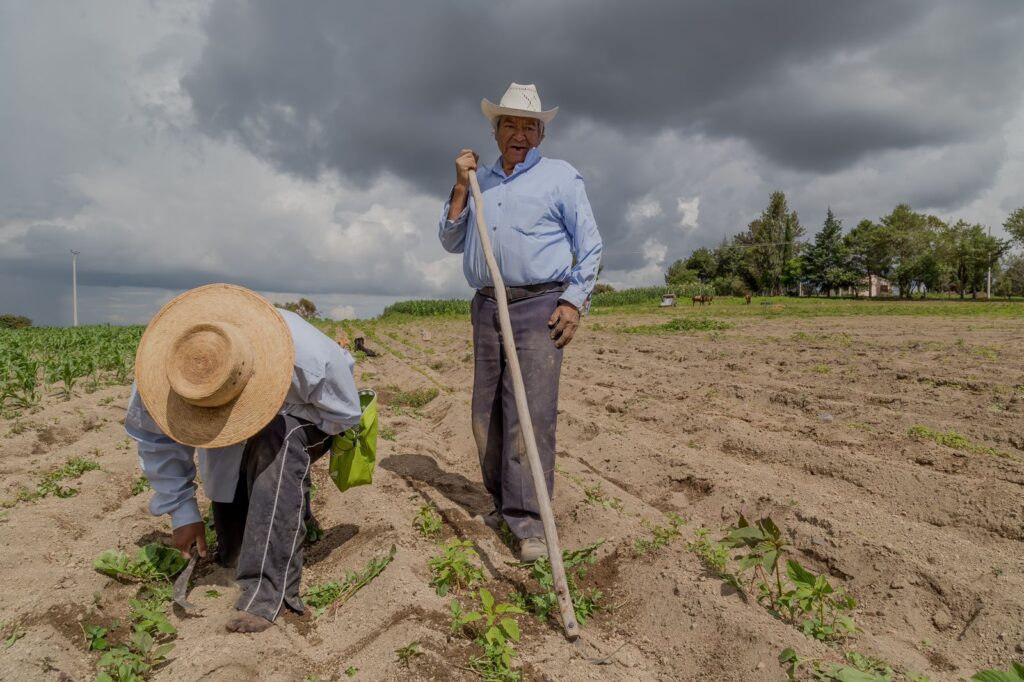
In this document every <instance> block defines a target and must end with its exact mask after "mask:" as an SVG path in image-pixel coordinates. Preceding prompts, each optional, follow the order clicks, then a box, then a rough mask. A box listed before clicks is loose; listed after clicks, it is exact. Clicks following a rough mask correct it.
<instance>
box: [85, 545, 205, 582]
mask: <svg viewBox="0 0 1024 682" xmlns="http://www.w3.org/2000/svg"><path fill="white" fill-rule="evenodd" d="M187 563H188V561H187V560H186V559H185V557H184V556H182V554H181V552H179V551H178V550H177V549H175V548H173V547H168V546H167V545H161V544H159V543H155V542H154V543H150V544H148V545H146V546H145V547H143V548H142V549H140V550H139V552H138V554H137V555H136V556H135V559H129V558H128V555H127V554H125V553H124V552H122V551H120V550H115V549H108V550H106V551H104V552H102V553H101V554H100V555H99V556H98V557H96V561H95V562H93V568H95V569H96V570H97V571H99V572H100V573H103V574H104V575H109V576H110V577H112V578H117V579H120V580H129V581H142V582H146V581H150V580H170V579H171V578H173V577H174V576H176V575H177V574H178V573H180V572H181V571H182V569H183V568H185V565H186V564H187Z"/></svg>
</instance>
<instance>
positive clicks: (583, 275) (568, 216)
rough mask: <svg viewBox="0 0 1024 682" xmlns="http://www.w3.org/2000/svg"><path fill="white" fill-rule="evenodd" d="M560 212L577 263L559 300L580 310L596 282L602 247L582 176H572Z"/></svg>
mask: <svg viewBox="0 0 1024 682" xmlns="http://www.w3.org/2000/svg"><path fill="white" fill-rule="evenodd" d="M562 215H563V216H564V221H565V229H566V231H567V232H568V233H569V236H570V238H571V240H572V250H573V253H574V254H575V255H576V265H575V266H574V267H573V269H572V274H571V275H570V278H569V286H568V287H567V288H566V290H565V292H564V293H563V294H562V300H565V301H568V302H569V303H572V304H573V305H574V306H576V308H578V309H580V310H582V309H583V306H584V304H585V303H586V301H587V298H589V297H590V292H591V291H593V290H594V283H595V282H596V281H597V270H598V267H599V266H600V265H601V250H602V248H603V246H602V242H601V235H600V233H599V232H598V231H597V221H595V220H594V211H593V209H591V207H590V199H588V198H587V190H586V188H585V187H584V185H583V178H582V177H580V176H579V175H577V176H576V178H575V179H574V181H573V186H572V189H571V191H570V192H569V196H568V197H567V198H566V199H565V205H564V206H563V212H562Z"/></svg>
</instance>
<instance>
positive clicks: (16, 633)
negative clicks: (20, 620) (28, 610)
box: [4, 625, 25, 649]
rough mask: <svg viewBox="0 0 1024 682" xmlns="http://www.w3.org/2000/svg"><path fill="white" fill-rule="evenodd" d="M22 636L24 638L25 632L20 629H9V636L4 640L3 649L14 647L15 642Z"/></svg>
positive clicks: (16, 627)
mask: <svg viewBox="0 0 1024 682" xmlns="http://www.w3.org/2000/svg"><path fill="white" fill-rule="evenodd" d="M24 636H25V630H23V629H22V628H21V627H19V626H17V625H15V626H14V627H13V628H12V629H11V634H9V635H8V636H7V637H6V638H5V639H4V648H5V649H10V648H11V647H12V646H14V643H15V642H17V641H18V640H19V639H21V638H22V637H24Z"/></svg>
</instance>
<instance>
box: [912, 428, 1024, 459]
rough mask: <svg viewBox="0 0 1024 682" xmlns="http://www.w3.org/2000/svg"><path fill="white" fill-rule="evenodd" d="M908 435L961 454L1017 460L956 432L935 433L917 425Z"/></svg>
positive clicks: (1006, 453)
mask: <svg viewBox="0 0 1024 682" xmlns="http://www.w3.org/2000/svg"><path fill="white" fill-rule="evenodd" d="M908 435H909V436H910V437H911V438H913V439H915V440H930V441H933V442H935V443H938V444H939V445H942V446H945V447H947V448H952V449H953V450H960V451H961V452H972V453H975V454H979V455H990V456H992V457H1003V458H1005V459H1017V458H1016V457H1014V456H1013V455H1011V454H1009V453H1008V452H1003V451H1001V450H996V449H995V448H990V447H988V446H987V445H978V444H976V443H972V442H971V441H970V440H968V439H967V438H966V437H965V436H963V435H961V434H959V433H957V432H956V431H949V432H947V433H943V432H941V431H933V430H931V429H929V428H928V427H927V426H921V425H920V424H916V425H914V426H911V427H910V431H909V432H908Z"/></svg>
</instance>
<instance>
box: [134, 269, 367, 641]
mask: <svg viewBox="0 0 1024 682" xmlns="http://www.w3.org/2000/svg"><path fill="white" fill-rule="evenodd" d="M353 365H354V363H353V360H352V356H351V355H349V353H348V351H346V350H343V349H342V348H341V347H340V346H338V344H337V343H335V342H334V341H332V340H331V339H329V338H327V336H325V335H324V334H322V333H320V331H318V330H317V329H316V328H315V327H313V326H312V325H311V324H309V323H308V322H306V321H305V320H303V319H302V318H301V317H299V316H298V315H296V314H295V313H291V312H288V311H286V310H278V309H276V308H274V307H273V306H272V305H270V303H268V302H267V301H266V300H265V299H263V298H262V297H260V296H259V295H258V294H256V293H254V292H252V291H249V290H248V289H243V288H242V287H238V286H233V285H231V284H210V285H208V286H204V287H199V288H198V289H192V290H191V291H186V292H185V293H184V294H182V295H180V296H178V297H177V298H175V299H174V300H173V301H171V302H170V303H168V304H167V305H165V306H164V307H163V308H162V309H161V310H160V312H158V313H157V314H156V316H155V317H154V318H153V319H152V320H151V321H150V323H149V326H148V327H147V328H146V333H145V334H144V335H143V336H142V341H141V342H140V343H139V350H138V353H137V355H136V359H135V381H136V386H135V387H134V388H133V390H132V396H131V399H130V401H129V403H128V413H127V416H126V418H125V430H126V431H127V432H128V435H130V436H131V437H132V438H134V439H135V440H137V441H138V443H139V463H140V464H141V466H142V471H143V473H144V474H145V475H146V478H147V479H149V482H150V485H152V487H153V496H152V498H151V499H150V502H149V510H150V512H151V513H152V514H153V515H154V516H159V515H162V514H169V515H170V517H171V528H172V533H171V544H172V545H173V546H174V547H177V548H178V549H179V550H181V551H182V552H183V553H184V554H185V556H186V557H188V556H189V555H190V554H191V552H192V551H193V549H192V547H193V545H195V547H196V551H198V552H199V555H200V556H206V551H207V548H206V537H205V528H204V525H203V519H202V516H201V515H200V513H199V506H198V504H197V503H196V496H195V491H196V485H195V475H196V465H195V452H196V448H199V469H200V471H201V473H202V480H203V489H204V491H205V492H206V495H207V497H209V498H210V499H211V500H212V501H213V523H214V526H215V527H216V529H217V556H216V559H217V561H218V563H220V564H221V565H224V566H228V567H235V566H237V575H236V579H237V582H238V586H239V588H240V590H241V594H240V595H239V597H238V602H237V603H236V605H235V608H236V611H235V613H234V614H233V615H232V616H231V617H230V618H229V620H228V622H227V629H228V630H230V631H232V632H259V631H261V630H265V629H266V628H268V627H270V625H271V624H272V623H273V622H274V619H276V618H277V616H278V614H279V613H280V611H281V607H282V606H284V605H287V606H288V607H289V608H291V609H293V610H295V611H298V612H299V613H302V610H303V604H302V599H301V598H300V597H299V581H300V578H301V576H302V542H303V540H304V539H305V535H306V534H305V531H304V521H305V517H306V504H307V503H306V498H307V496H308V495H309V482H310V476H309V469H310V466H311V465H312V463H313V462H315V461H316V460H317V459H319V458H320V457H322V456H323V455H324V454H325V453H326V452H329V451H330V445H331V437H332V436H334V435H335V434H338V433H341V432H342V431H344V430H346V429H348V428H350V427H352V426H355V425H356V424H357V423H358V422H359V418H360V415H361V410H360V406H359V393H358V392H357V391H356V386H355V382H354V381H353V378H352V368H353Z"/></svg>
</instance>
